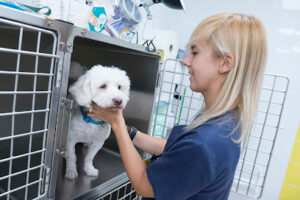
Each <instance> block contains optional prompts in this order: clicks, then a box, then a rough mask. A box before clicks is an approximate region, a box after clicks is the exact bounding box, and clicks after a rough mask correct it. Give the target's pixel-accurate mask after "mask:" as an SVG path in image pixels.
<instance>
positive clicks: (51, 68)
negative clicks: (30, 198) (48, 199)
mask: <svg viewBox="0 0 300 200" xmlns="http://www.w3.org/2000/svg"><path fill="white" fill-rule="evenodd" d="M56 43H57V42H56V37H55V39H54V45H53V48H52V54H55V51H56ZM53 71H54V59H53V58H52V59H51V67H50V73H53ZM51 83H52V76H50V77H49V80H48V91H50V90H51V86H52V84H51ZM49 107H50V94H48V95H47V103H46V108H49ZM48 115H49V114H47V115H46V116H45V122H44V129H45V128H46V127H48ZM46 138H47V137H46V134H44V135H43V148H46ZM44 160H45V153H44V152H42V156H41V164H42V163H44ZM49 168H50V167H49ZM39 177H40V178H42V170H41V171H40V175H39ZM41 184H42V183H41V182H40V183H39V186H38V192H39V194H40V193H41ZM47 184H48V183H45V187H47V186H46V185H47ZM43 191H44V194H47V192H48V191H46V190H43Z"/></svg>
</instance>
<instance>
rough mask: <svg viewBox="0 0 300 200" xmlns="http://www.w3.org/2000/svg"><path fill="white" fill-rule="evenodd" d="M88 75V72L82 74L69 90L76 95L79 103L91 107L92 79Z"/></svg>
mask: <svg viewBox="0 0 300 200" xmlns="http://www.w3.org/2000/svg"><path fill="white" fill-rule="evenodd" d="M87 76H88V74H87V73H86V74H84V75H83V76H81V77H80V78H79V79H78V80H77V81H76V82H75V83H74V84H73V85H71V87H70V88H69V92H70V93H71V94H72V95H73V96H74V98H75V100H76V101H77V103H78V104H79V105H81V106H85V107H90V103H91V101H92V94H91V81H90V79H89V78H87Z"/></svg>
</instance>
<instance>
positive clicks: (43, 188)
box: [0, 18, 59, 200]
mask: <svg viewBox="0 0 300 200" xmlns="http://www.w3.org/2000/svg"><path fill="white" fill-rule="evenodd" d="M0 23H2V24H6V25H9V26H11V27H12V28H15V29H17V30H18V32H19V38H18V47H17V48H9V47H6V48H2V47H0V52H4V53H9V54H16V55H17V61H16V66H15V67H16V69H15V71H13V70H12V71H11V70H0V74H1V75H12V76H14V79H15V80H14V89H13V90H12V91H0V96H1V95H7V96H8V95H12V96H13V103H12V108H11V112H4V113H0V117H11V132H10V135H9V136H6V137H1V138H0V143H1V142H4V141H10V154H9V157H4V158H1V159H0V163H4V162H9V169H8V174H7V175H5V176H2V177H0V181H3V180H5V179H7V180H8V181H7V182H8V183H7V188H6V189H5V191H3V192H2V193H1V194H0V197H6V199H10V198H12V197H11V194H12V193H13V192H16V191H18V190H22V189H25V192H24V199H25V200H26V199H27V198H28V190H29V187H30V186H32V185H34V184H38V190H37V191H36V197H35V198H36V199H38V198H42V197H44V196H45V195H46V192H47V187H48V182H47V181H46V179H48V178H49V177H48V176H49V169H50V168H49V167H50V166H49V161H50V160H51V157H52V151H51V150H50V149H47V141H48V140H47V138H48V137H49V133H48V132H49V131H50V130H49V128H48V127H49V126H52V125H53V123H55V121H54V120H53V118H52V120H50V118H51V117H50V114H51V110H50V107H51V104H50V103H53V101H54V100H53V99H52V95H53V89H52V83H53V79H54V74H55V63H56V61H57V60H58V59H59V56H57V55H56V47H57V46H56V45H57V40H58V39H57V36H56V35H55V34H54V33H53V32H52V31H48V30H45V29H41V28H37V27H34V26H30V25H26V24H22V23H18V22H14V21H10V20H7V19H3V18H0ZM24 30H27V31H31V32H35V33H37V44H36V48H35V51H30V50H23V49H22V42H23V34H24ZM42 34H47V35H48V36H50V37H52V39H53V44H52V50H51V53H42V52H40V45H41V37H42ZM25 55H26V56H33V57H34V58H35V64H34V71H20V67H21V66H20V60H21V59H22V56H25ZM41 57H44V58H50V59H51V63H50V66H49V73H40V72H38V66H39V58H41ZM21 76H32V77H33V85H32V90H29V91H22V90H18V88H19V87H20V85H19V77H21ZM39 77H48V88H47V90H37V79H38V78H39ZM39 94H45V95H47V100H46V105H45V108H43V109H35V106H36V105H35V100H36V98H37V97H36V96H37V95H39ZM18 95H32V105H31V109H28V110H23V111H18V110H16V106H17V105H18V104H20V102H17V97H18ZM37 113H44V114H45V120H44V127H43V129H40V130H33V127H34V119H35V117H34V115H35V114H37ZM26 114H29V115H30V131H29V132H24V133H18V134H15V126H16V124H15V118H16V116H20V115H26ZM52 114H54V115H55V113H52ZM38 134H42V137H43V142H42V146H41V148H40V149H38V150H35V151H32V140H33V139H32V138H33V136H34V135H38ZM52 134H53V131H52ZM27 136H29V144H28V151H27V153H22V154H19V155H14V141H15V140H17V139H19V138H25V137H27ZM39 153H40V154H41V162H40V164H39V165H36V166H31V163H30V161H31V156H33V155H36V154H39ZM23 157H27V164H26V165H27V168H26V169H24V170H21V171H17V172H13V170H12V166H13V162H14V161H15V160H17V159H19V158H23ZM33 170H39V177H38V179H36V180H34V181H30V180H29V177H30V172H31V171H33ZM24 173H26V183H25V184H24V185H22V186H19V187H17V188H12V187H11V186H12V185H11V184H12V178H13V177H15V176H18V175H21V174H24Z"/></svg>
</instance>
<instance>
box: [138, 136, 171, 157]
mask: <svg viewBox="0 0 300 200" xmlns="http://www.w3.org/2000/svg"><path fill="white" fill-rule="evenodd" d="M166 142H167V140H166V139H162V138H156V137H153V136H150V135H147V134H145V133H142V132H140V131H137V133H136V135H135V137H134V139H133V144H134V145H135V146H137V147H138V148H139V149H141V150H142V151H144V152H147V153H150V154H154V155H159V154H161V153H162V152H163V150H164V148H165V145H166Z"/></svg>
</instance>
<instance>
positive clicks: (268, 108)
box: [246, 77, 276, 195]
mask: <svg viewBox="0 0 300 200" xmlns="http://www.w3.org/2000/svg"><path fill="white" fill-rule="evenodd" d="M275 82H276V77H275V79H274V81H273V85H272V91H271V97H270V102H269V103H268V106H267V113H268V112H269V110H270V105H271V99H272V97H273V91H274V89H275ZM267 118H268V116H267V115H266V117H265V119H264V125H265V124H266V122H267ZM264 129H265V126H263V127H262V133H263V132H264ZM260 144H261V140H259V142H258V149H259V148H260ZM257 155H258V152H256V154H255V158H254V163H256V159H257ZM253 170H254V166H253V167H252V169H251V175H250V183H251V181H252V178H253ZM249 189H250V185H248V187H247V192H246V194H247V195H248V194H249Z"/></svg>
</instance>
